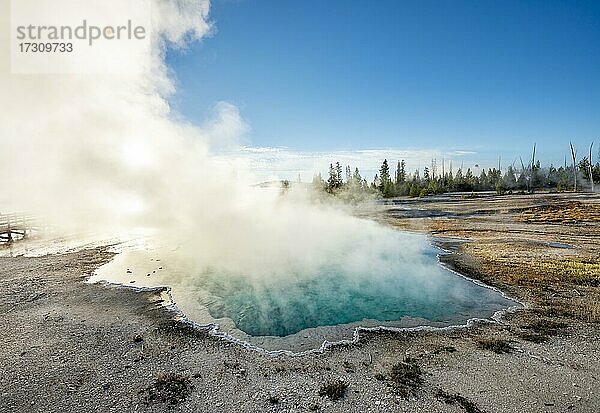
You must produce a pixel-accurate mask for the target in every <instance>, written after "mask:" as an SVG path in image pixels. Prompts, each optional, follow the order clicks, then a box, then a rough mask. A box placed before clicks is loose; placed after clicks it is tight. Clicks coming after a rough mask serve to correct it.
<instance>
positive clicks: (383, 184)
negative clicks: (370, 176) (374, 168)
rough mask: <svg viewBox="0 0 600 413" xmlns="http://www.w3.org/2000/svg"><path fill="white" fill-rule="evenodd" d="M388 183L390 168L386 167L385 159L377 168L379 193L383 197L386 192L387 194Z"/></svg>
mask: <svg viewBox="0 0 600 413" xmlns="http://www.w3.org/2000/svg"><path fill="white" fill-rule="evenodd" d="M390 183H391V181H390V167H389V166H388V163H387V159H384V160H383V163H382V164H381V168H379V191H380V192H381V193H382V194H383V195H384V196H385V195H386V192H389V188H390Z"/></svg>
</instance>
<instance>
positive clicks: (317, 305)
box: [0, 0, 497, 337]
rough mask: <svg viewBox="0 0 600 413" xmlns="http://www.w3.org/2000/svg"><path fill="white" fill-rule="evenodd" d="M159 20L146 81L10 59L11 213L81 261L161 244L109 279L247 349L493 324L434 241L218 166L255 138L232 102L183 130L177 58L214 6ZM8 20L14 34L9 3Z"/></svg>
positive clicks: (192, 7) (4, 64)
mask: <svg viewBox="0 0 600 413" xmlns="http://www.w3.org/2000/svg"><path fill="white" fill-rule="evenodd" d="M151 4H152V7H153V10H154V12H153V13H152V18H153V21H152V30H151V33H150V36H151V41H152V51H153V53H152V54H151V55H149V56H147V58H146V59H140V60H139V61H137V62H136V63H134V64H137V65H139V67H135V68H131V70H130V71H128V72H129V73H138V75H110V76H108V75H107V76H101V75H98V76H89V75H76V74H72V75H27V76H25V75H12V74H10V69H9V68H10V62H9V53H0V90H1V91H2V93H0V103H1V107H2V111H0V176H2V191H0V206H2V208H1V209H9V210H12V211H27V212H31V213H34V214H35V215H37V216H38V218H39V219H40V221H42V222H44V225H45V226H47V227H49V228H52V229H53V231H54V235H56V236H65V235H67V236H68V237H69V238H68V239H69V245H73V243H74V236H73V234H88V235H89V234H92V235H93V239H95V240H97V239H102V238H104V239H111V240H112V239H114V237H115V236H116V235H119V236H121V235H123V236H124V237H127V236H130V235H131V234H132V233H140V232H141V233H151V234H153V238H152V239H153V240H154V241H152V242H153V243H154V247H153V248H154V249H153V250H151V251H148V252H147V253H142V254H141V255H140V253H135V252H129V253H125V254H122V255H120V256H118V257H117V258H116V259H115V261H114V263H112V264H109V265H108V266H107V267H106V268H104V269H103V270H102V271H101V275H99V278H106V279H109V280H122V281H123V282H127V283H129V282H130V281H136V285H143V284H146V282H142V281H141V279H144V280H146V279H147V280H148V283H150V284H153V283H158V284H166V285H171V286H173V292H174V296H175V298H176V299H177V301H178V304H179V305H180V307H181V308H182V309H184V311H185V312H186V313H187V314H188V315H189V316H190V317H192V318H193V319H196V320H218V321H219V323H220V324H221V326H222V328H224V329H227V330H230V331H234V332H236V334H238V333H239V335H240V336H243V335H244V334H247V335H252V336H254V337H264V336H265V335H281V336H286V337H290V335H292V336H293V335H294V334H300V333H302V332H304V333H305V332H306V331H307V330H306V328H307V327H316V326H317V325H319V326H322V327H320V330H319V333H315V334H316V335H318V334H321V332H322V331H325V330H323V329H325V328H326V327H324V326H331V325H332V324H339V323H342V324H343V325H346V326H349V325H352V323H360V324H364V323H366V324H369V323H371V321H368V320H367V321H365V320H362V319H363V318H368V319H371V318H372V319H374V320H375V319H376V320H377V323H381V322H391V323H397V322H398V319H401V320H402V317H403V316H405V315H411V316H412V317H424V318H428V319H430V320H431V321H434V322H436V323H446V322H447V321H449V319H450V318H453V317H459V318H461V319H464V318H465V317H467V316H470V315H473V314H475V313H477V312H478V311H477V309H478V308H479V307H477V305H478V304H473V300H471V299H472V298H476V300H475V301H476V302H478V303H481V302H482V301H486V300H485V299H481V297H484V298H485V297H486V294H483V290H478V289H477V288H475V286H474V285H472V284H465V283H466V281H464V280H463V279H461V278H458V277H452V276H450V274H449V273H446V272H444V271H443V270H442V269H441V268H439V267H438V266H437V264H436V263H435V258H434V257H433V256H431V255H430V254H428V253H427V244H426V242H425V240H424V239H423V238H420V237H415V236H409V235H407V234H401V233H396V232H393V231H391V230H388V229H384V228H382V227H380V226H378V225H377V224H374V223H372V222H368V221H364V220H359V219H357V218H354V217H352V216H350V215H349V214H347V213H346V212H344V211H342V210H340V209H339V208H332V207H330V206H319V205H316V204H314V203H311V202H310V201H309V199H310V195H309V194H308V193H307V192H306V191H305V190H302V189H301V188H296V189H292V190H291V191H289V192H288V193H287V194H286V195H285V196H282V195H281V193H280V191H279V189H274V190H268V189H261V188H257V187H254V186H252V184H254V183H256V180H255V179H254V177H253V175H252V173H251V172H250V171H248V170H247V169H245V168H244V165H240V164H237V163H236V162H235V159H237V157H236V156H235V155H234V156H233V157H232V159H228V158H224V157H223V156H215V153H214V148H215V147H223V146H225V147H228V148H235V147H236V145H237V142H238V140H239V139H240V138H241V137H243V135H244V133H245V131H247V130H248V125H247V124H246V122H245V121H244V120H243V119H242V117H241V116H240V114H239V111H238V109H237V108H236V107H235V106H234V105H232V104H229V103H226V102H219V103H217V104H216V105H215V108H214V111H213V112H212V113H211V114H209V115H208V116H207V117H206V121H205V122H204V124H202V125H200V126H194V125H191V124H189V123H187V122H185V121H182V120H181V119H180V117H179V116H178V115H177V114H176V113H174V112H173V111H172V109H171V107H170V105H169V102H168V99H169V97H170V96H172V94H173V93H174V92H175V82H174V81H173V79H172V78H171V73H170V72H169V68H168V67H167V65H166V63H165V52H166V50H167V49H168V48H180V47H185V45H186V43H187V42H189V41H194V40H201V39H202V38H203V37H205V36H206V35H208V34H209V33H211V23H210V22H209V21H208V20H207V19H208V11H209V2H208V1H206V0H151ZM0 7H2V10H1V13H0V19H7V17H6V16H8V15H10V13H9V12H8V10H9V9H8V7H9V2H8V1H6V0H1V1H0ZM56 13H57V19H56V20H57V21H60V13H61V10H60V9H57V10H56ZM86 17H87V18H88V19H89V20H90V21H91V20H94V16H93V15H89V16H86ZM115 17H125V18H126V17H127V16H115ZM2 23H3V24H2V25H3V26H7V27H8V22H7V21H3V22H2ZM7 35H8V32H6V33H4V34H0V36H7ZM1 40H2V44H8V43H7V42H6V39H5V38H2V39H1ZM99 58H101V56H100V57H99ZM274 121H276V120H274ZM230 152H235V151H234V149H231V150H230ZM86 239H87V238H86ZM84 242H87V241H85V240H84V239H83V238H82V239H81V242H80V244H83V243H84ZM46 251H47V250H46ZM151 258H153V259H154V260H156V259H161V260H162V261H160V262H162V263H163V264H162V265H159V264H158V262H157V261H151ZM130 259H133V260H134V261H136V263H137V264H136V265H133V264H129V263H128V260H130ZM127 266H131V267H132V268H131V271H132V273H131V274H129V273H127V271H126V269H127V268H126V267H127ZM149 266H150V267H149ZM161 266H162V269H161V268H160V267H161ZM147 274H150V276H147ZM130 276H131V277H136V278H135V279H134V280H130V279H129V278H130ZM121 277H125V278H121ZM473 289H474V290H473ZM476 291H479V292H480V293H482V295H481V296H477V294H478V293H477V294H475V292H476ZM485 291H487V290H485ZM476 296H477V297H476ZM486 302H487V301H486ZM375 304H376V305H375ZM496 304H497V302H496V301H494V305H496ZM449 307H450V308H451V309H452V311H449V312H445V309H446V308H449ZM442 308H444V311H442ZM486 308H488V307H486ZM494 308H496V307H494ZM487 313H489V311H487ZM487 313H486V314H487ZM373 323H375V321H373ZM244 331H245V332H246V333H244ZM309 335H310V334H309Z"/></svg>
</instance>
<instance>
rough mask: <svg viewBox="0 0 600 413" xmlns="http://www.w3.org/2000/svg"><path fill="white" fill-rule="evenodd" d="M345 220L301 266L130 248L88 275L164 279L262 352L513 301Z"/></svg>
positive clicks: (482, 311) (199, 313) (142, 282)
mask: <svg viewBox="0 0 600 413" xmlns="http://www.w3.org/2000/svg"><path fill="white" fill-rule="evenodd" d="M352 222H354V223H357V224H359V227H360V228H362V230H361V231H360V232H356V233H352V232H348V234H347V235H348V238H346V239H344V240H343V243H342V244H341V245H339V246H335V247H334V248H331V249H329V250H326V251H322V254H320V255H319V256H318V257H317V259H313V260H309V261H308V262H309V263H310V264H309V265H307V264H305V263H303V262H297V263H295V264H291V263H290V264H288V265H285V266H282V267H273V268H271V269H270V270H267V271H260V272H249V271H251V268H252V267H248V268H246V271H239V270H237V271H236V270H232V269H231V268H230V269H225V267H220V268H219V267H212V266H206V265H201V264H200V261H196V262H195V261H194V260H193V259H192V257H190V256H186V253H185V252H182V251H180V250H172V249H171V250H169V249H165V248H160V247H159V248H146V249H142V250H140V249H129V250H126V251H124V252H122V253H121V254H119V255H117V256H116V257H115V259H114V260H113V261H112V262H111V263H109V264H107V265H105V266H104V267H102V268H100V269H99V270H98V271H97V273H96V274H95V276H94V277H93V278H92V279H91V280H90V281H91V282H95V281H98V280H108V281H111V282H114V283H120V284H125V285H135V286H139V287H142V286H144V287H152V286H162V285H169V286H171V287H172V296H173V299H174V300H175V302H176V303H177V306H178V308H179V309H180V310H181V311H182V312H183V313H184V314H185V315H186V317H188V318H189V319H191V320H192V321H194V322H195V323H197V324H200V325H218V330H219V332H221V333H226V334H228V335H229V336H232V337H234V338H235V339H238V340H240V341H243V342H246V343H250V344H251V345H255V346H258V347H260V348H262V349H265V350H269V351H279V350H285V351H293V352H300V351H307V350H313V349H317V348H319V347H320V346H321V345H322V343H323V342H324V341H328V342H338V341H341V340H351V339H352V338H353V335H354V332H355V329H356V328H357V327H367V328H368V327H379V326H384V327H387V328H405V327H416V326H435V327H445V326H451V325H463V324H465V323H467V322H468V320H470V319H472V318H484V319H490V318H491V317H492V316H493V315H494V314H495V313H496V312H497V311H500V310H505V309H507V308H509V307H511V306H514V305H515V304H516V303H515V302H513V301H511V300H509V299H507V298H505V297H504V296H503V295H502V294H501V293H499V292H498V291H496V290H493V289H490V288H487V287H485V286H482V285H479V284H476V283H475V282H473V281H471V280H468V279H466V278H464V277H461V276H459V275H457V274H455V273H453V272H451V271H449V270H447V269H445V268H444V267H442V266H441V265H439V263H438V261H437V254H438V253H439V252H440V251H438V250H436V249H434V248H433V247H431V245H429V243H428V242H427V238H426V237H424V236H422V235H415V234H407V233H401V232H398V231H394V230H392V229H390V228H386V227H382V226H380V225H377V224H375V223H373V222H369V221H362V220H356V221H352ZM307 252H308V253H314V252H315V251H314V250H310V251H307ZM322 257H328V259H321V258H322ZM194 262H195V264H194ZM278 264H281V263H278Z"/></svg>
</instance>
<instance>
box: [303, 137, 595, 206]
mask: <svg viewBox="0 0 600 413" xmlns="http://www.w3.org/2000/svg"><path fill="white" fill-rule="evenodd" d="M592 147H593V144H592V145H591V146H590V153H589V157H588V156H585V157H582V158H581V159H579V160H577V152H576V150H575V149H574V148H573V146H572V145H571V160H572V162H571V164H567V161H566V158H565V164H564V165H562V166H560V167H558V168H557V167H555V166H554V165H552V164H550V165H547V166H544V165H542V164H541V162H540V161H539V160H536V159H535V145H534V149H533V156H532V158H531V159H530V161H529V162H528V163H527V164H525V163H523V161H522V160H521V165H520V167H519V168H517V167H515V166H514V165H510V166H508V167H507V168H506V170H505V171H504V172H502V170H501V168H500V165H499V166H498V168H488V169H485V168H484V169H481V172H480V173H479V174H478V175H477V174H475V173H473V171H472V170H471V168H467V169H466V170H465V169H464V168H463V167H462V166H461V167H460V168H458V169H457V170H453V169H452V167H450V168H449V170H448V171H446V170H445V165H442V167H441V170H440V167H439V166H438V165H437V162H436V160H435V159H433V160H432V162H431V165H429V166H426V167H424V168H423V169H422V170H419V169H417V170H415V171H414V172H407V170H406V163H405V161H404V160H401V161H398V163H397V165H396V168H395V170H394V171H392V170H391V168H390V166H389V164H388V161H387V159H384V160H383V163H382V164H381V167H380V168H379V172H378V173H377V174H375V177H374V178H373V180H372V181H370V182H368V181H367V180H366V179H365V178H364V177H363V176H361V173H360V171H359V169H358V168H354V170H352V168H351V167H350V166H346V167H345V168H343V167H342V165H340V163H339V162H335V163H332V164H330V165H329V174H328V176H327V179H326V180H325V179H324V178H323V177H322V175H321V174H317V175H315V176H314V178H313V182H312V183H313V186H314V187H315V188H316V189H318V190H322V191H325V192H328V193H331V194H341V193H344V194H350V195H352V194H354V196H357V195H360V194H361V193H373V194H380V195H381V196H383V197H384V198H389V197H394V196H411V197H424V196H427V195H432V194H441V193H445V192H476V191H496V192H497V193H498V194H505V193H512V192H514V191H519V192H535V191H536V190H555V191H573V190H575V191H578V190H594V187H595V188H596V189H598V188H600V162H596V163H595V164H592V163H591V162H590V159H592Z"/></svg>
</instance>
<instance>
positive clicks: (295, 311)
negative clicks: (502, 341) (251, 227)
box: [196, 249, 514, 337]
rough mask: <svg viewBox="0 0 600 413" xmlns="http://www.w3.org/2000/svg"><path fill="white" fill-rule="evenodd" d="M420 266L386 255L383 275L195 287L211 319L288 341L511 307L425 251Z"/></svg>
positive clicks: (213, 282) (226, 281) (340, 271)
mask: <svg viewBox="0 0 600 413" xmlns="http://www.w3.org/2000/svg"><path fill="white" fill-rule="evenodd" d="M427 255H428V257H427V258H428V259H426V260H424V261H423V262H422V263H421V265H424V266H426V274H424V275H421V274H419V275H416V273H417V272H419V273H421V272H423V268H414V269H413V271H411V268H406V267H405V266H404V265H402V263H401V262H396V260H398V259H400V258H401V257H400V256H396V257H393V256H391V257H388V260H389V264H390V266H389V267H388V268H387V271H383V272H382V271H379V272H377V273H373V272H358V273H356V272H355V273H352V274H348V273H347V272H345V271H344V268H342V267H341V266H339V265H338V266H336V265H331V266H328V267H324V268H322V269H320V270H319V271H318V272H316V273H314V274H311V276H309V277H307V276H306V275H304V276H302V277H300V276H299V277H294V276H291V277H287V278H285V279H282V280H272V279H270V280H268V281H256V280H254V281H250V280H248V279H247V278H246V277H243V276H234V275H229V276H228V277H219V276H217V275H211V274H205V275H204V276H201V277H198V278H197V284H196V285H197V286H198V287H199V288H200V289H203V290H205V291H208V292H209V293H210V294H209V297H208V298H203V299H200V300H199V301H198V304H200V305H202V306H206V308H208V311H209V313H210V314H211V316H212V317H214V318H216V319H220V318H229V319H231V320H233V322H234V324H235V326H236V327H237V328H238V329H239V330H242V331H243V332H245V333H246V334H248V335H250V336H279V337H283V336H288V335H290V334H294V333H297V332H299V331H302V330H305V329H309V328H313V327H317V326H335V325H339V324H348V323H353V322H357V321H361V320H377V321H381V322H393V321H398V320H401V319H402V318H403V317H407V316H408V317H413V318H421V319H425V320H429V321H431V322H437V323H444V324H451V323H453V322H461V321H462V322H464V321H466V320H467V319H469V318H472V317H478V316H484V317H486V318H489V317H490V316H491V315H492V314H493V313H494V312H495V311H497V310H500V309H503V308H507V307H509V306H511V305H513V304H514V303H513V302H512V301H510V300H508V299H506V298H504V297H503V296H502V295H501V294H500V293H498V292H497V291H494V290H492V289H490V288H486V287H483V286H480V285H477V284H475V283H474V282H472V281H470V280H467V279H465V278H463V277H460V276H458V275H456V274H454V273H452V272H450V271H448V270H446V269H445V268H443V267H441V266H440V265H438V264H437V261H436V254H435V252H434V251H433V249H431V250H430V251H428V252H427Z"/></svg>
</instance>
